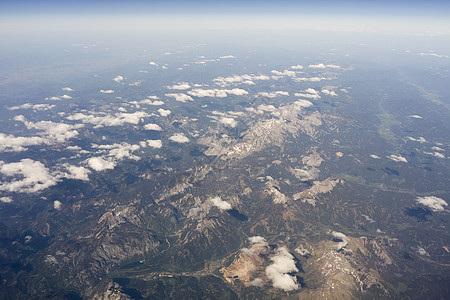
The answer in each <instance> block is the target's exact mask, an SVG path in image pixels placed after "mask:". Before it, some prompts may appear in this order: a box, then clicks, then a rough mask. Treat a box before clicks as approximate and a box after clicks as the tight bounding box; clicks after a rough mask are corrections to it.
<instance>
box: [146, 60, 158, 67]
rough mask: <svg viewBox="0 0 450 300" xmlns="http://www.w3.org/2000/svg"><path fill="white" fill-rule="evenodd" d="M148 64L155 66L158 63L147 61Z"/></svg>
mask: <svg viewBox="0 0 450 300" xmlns="http://www.w3.org/2000/svg"><path fill="white" fill-rule="evenodd" d="M148 64H149V65H150V66H157V65H158V64H157V63H155V62H154V61H151V62H149V63H148Z"/></svg>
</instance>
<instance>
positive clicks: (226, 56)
mask: <svg viewBox="0 0 450 300" xmlns="http://www.w3.org/2000/svg"><path fill="white" fill-rule="evenodd" d="M219 58H221V59H227V58H235V57H234V56H233V55H224V56H220V57H219Z"/></svg>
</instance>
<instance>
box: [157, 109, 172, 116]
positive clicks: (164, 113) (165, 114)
mask: <svg viewBox="0 0 450 300" xmlns="http://www.w3.org/2000/svg"><path fill="white" fill-rule="evenodd" d="M158 113H159V114H160V115H161V117H167V116H168V115H170V114H171V113H172V112H171V111H170V110H168V109H162V108H160V109H158Z"/></svg>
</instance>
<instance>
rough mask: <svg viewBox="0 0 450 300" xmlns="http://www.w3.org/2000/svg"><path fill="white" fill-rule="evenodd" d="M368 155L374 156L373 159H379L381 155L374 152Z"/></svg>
mask: <svg viewBox="0 0 450 300" xmlns="http://www.w3.org/2000/svg"><path fill="white" fill-rule="evenodd" d="M370 157H372V158H374V159H380V158H381V157H379V156H378V155H376V154H370Z"/></svg>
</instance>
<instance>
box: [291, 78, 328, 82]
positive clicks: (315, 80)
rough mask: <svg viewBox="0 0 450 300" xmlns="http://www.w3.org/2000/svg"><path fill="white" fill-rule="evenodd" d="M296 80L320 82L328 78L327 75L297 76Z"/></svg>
mask: <svg viewBox="0 0 450 300" xmlns="http://www.w3.org/2000/svg"><path fill="white" fill-rule="evenodd" d="M294 80H295V81H298V82H302V81H311V82H319V81H322V80H326V78H325V77H297V78H294Z"/></svg>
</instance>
